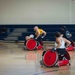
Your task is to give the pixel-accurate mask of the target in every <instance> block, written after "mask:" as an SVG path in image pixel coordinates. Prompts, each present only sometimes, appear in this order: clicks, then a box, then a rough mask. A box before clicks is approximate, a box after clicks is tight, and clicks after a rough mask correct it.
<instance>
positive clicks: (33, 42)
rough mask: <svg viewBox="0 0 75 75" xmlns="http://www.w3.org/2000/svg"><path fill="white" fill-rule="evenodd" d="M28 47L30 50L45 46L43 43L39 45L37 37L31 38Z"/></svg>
mask: <svg viewBox="0 0 75 75" xmlns="http://www.w3.org/2000/svg"><path fill="white" fill-rule="evenodd" d="M26 48H27V49H28V50H35V49H37V50H40V49H43V46H42V45H38V44H37V41H36V40H35V39H29V40H28V41H27V42H26Z"/></svg>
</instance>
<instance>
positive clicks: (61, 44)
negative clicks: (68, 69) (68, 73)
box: [54, 32, 71, 60]
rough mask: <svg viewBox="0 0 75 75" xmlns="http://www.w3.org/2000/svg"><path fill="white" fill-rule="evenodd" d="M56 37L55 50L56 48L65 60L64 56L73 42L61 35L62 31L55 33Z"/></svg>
mask: <svg viewBox="0 0 75 75" xmlns="http://www.w3.org/2000/svg"><path fill="white" fill-rule="evenodd" d="M55 38H56V42H55V48H54V50H56V51H57V53H58V54H59V56H60V57H61V58H60V57H59V58H60V59H61V60H63V57H65V55H66V54H67V51H66V47H68V46H69V45H70V44H71V42H70V41H69V40H67V39H66V38H64V37H61V33H60V32H56V33H55ZM65 43H66V46H65ZM66 59H68V60H70V57H67V58H66Z"/></svg>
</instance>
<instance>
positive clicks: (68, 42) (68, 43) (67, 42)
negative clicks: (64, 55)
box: [63, 38, 71, 47]
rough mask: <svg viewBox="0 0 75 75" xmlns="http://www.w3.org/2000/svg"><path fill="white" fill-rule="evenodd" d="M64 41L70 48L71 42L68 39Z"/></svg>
mask: <svg viewBox="0 0 75 75" xmlns="http://www.w3.org/2000/svg"><path fill="white" fill-rule="evenodd" d="M63 39H64V41H65V43H66V44H67V45H66V47H68V46H69V45H70V44H71V42H70V41H69V40H67V39H66V38H63Z"/></svg>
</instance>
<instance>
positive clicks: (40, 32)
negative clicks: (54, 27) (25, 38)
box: [34, 26, 46, 45]
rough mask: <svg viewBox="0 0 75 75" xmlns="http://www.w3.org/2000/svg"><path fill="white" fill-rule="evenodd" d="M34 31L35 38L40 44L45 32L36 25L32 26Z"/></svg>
mask: <svg viewBox="0 0 75 75" xmlns="http://www.w3.org/2000/svg"><path fill="white" fill-rule="evenodd" d="M34 31H35V36H36V37H35V39H36V40H37V41H38V42H39V43H40V44H41V45H43V43H42V39H43V38H44V37H45V36H46V32H45V31H44V30H43V29H40V28H38V26H35V27H34Z"/></svg>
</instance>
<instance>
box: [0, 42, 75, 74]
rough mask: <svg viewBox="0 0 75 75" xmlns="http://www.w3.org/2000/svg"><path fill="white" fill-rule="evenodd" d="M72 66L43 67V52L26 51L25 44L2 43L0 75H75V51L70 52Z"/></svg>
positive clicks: (0, 47) (0, 46)
mask: <svg viewBox="0 0 75 75" xmlns="http://www.w3.org/2000/svg"><path fill="white" fill-rule="evenodd" d="M69 53H70V56H71V61H70V62H71V66H62V67H59V68H47V67H42V66H41V65H40V63H39V61H40V60H41V54H42V50H35V51H24V50H23V43H2V42H1V43H0V75H75V51H70V52H69Z"/></svg>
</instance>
